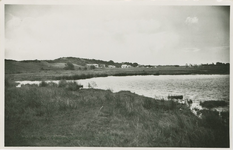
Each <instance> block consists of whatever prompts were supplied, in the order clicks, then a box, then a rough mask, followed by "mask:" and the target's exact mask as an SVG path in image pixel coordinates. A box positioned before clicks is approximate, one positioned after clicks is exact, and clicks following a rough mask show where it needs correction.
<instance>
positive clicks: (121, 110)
mask: <svg viewBox="0 0 233 150" xmlns="http://www.w3.org/2000/svg"><path fill="white" fill-rule="evenodd" d="M5 85H6V88H5V145H6V146H71V147H72V146H80V147H93V146H94V147H100V146H101V147H229V122H225V120H224V118H221V117H219V115H218V113H216V112H211V111H206V112H205V113H203V119H199V118H198V117H196V116H195V115H194V114H193V113H191V111H190V110H189V109H188V108H187V107H186V105H183V104H178V103H176V102H173V101H164V100H156V99H152V98H147V97H143V96H139V95H136V94H134V93H131V92H129V91H121V92H118V93H112V92H111V91H110V90H97V89H79V86H78V85H77V84H75V83H67V82H65V81H64V80H62V81H60V82H59V84H58V85H56V84H46V83H45V82H41V84H40V86H39V87H38V86H33V85H31V86H23V87H21V88H15V83H14V82H11V81H10V80H6V81H5ZM228 118H229V113H228Z"/></svg>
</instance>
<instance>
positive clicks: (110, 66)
mask: <svg viewBox="0 0 233 150" xmlns="http://www.w3.org/2000/svg"><path fill="white" fill-rule="evenodd" d="M108 68H116V66H114V65H108Z"/></svg>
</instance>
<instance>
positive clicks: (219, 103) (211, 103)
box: [200, 101, 229, 109]
mask: <svg viewBox="0 0 233 150" xmlns="http://www.w3.org/2000/svg"><path fill="white" fill-rule="evenodd" d="M200 105H201V106H202V107H205V108H208V109H211V108H215V107H224V106H228V105H229V103H228V102H226V101H204V102H201V103H200Z"/></svg>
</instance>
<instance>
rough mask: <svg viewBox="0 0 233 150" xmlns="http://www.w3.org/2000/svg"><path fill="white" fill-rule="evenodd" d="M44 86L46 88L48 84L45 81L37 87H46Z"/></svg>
mask: <svg viewBox="0 0 233 150" xmlns="http://www.w3.org/2000/svg"><path fill="white" fill-rule="evenodd" d="M46 86H48V83H47V82H45V81H41V82H40V84H39V87H46Z"/></svg>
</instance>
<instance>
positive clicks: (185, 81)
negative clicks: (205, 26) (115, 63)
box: [19, 75, 229, 101]
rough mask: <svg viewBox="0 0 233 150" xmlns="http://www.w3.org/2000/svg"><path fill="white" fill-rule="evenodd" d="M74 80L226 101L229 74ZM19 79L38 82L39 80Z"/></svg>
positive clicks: (154, 94) (146, 93)
mask: <svg viewBox="0 0 233 150" xmlns="http://www.w3.org/2000/svg"><path fill="white" fill-rule="evenodd" d="M53 82H56V83H58V81H53ZM77 82H78V83H80V84H82V85H83V86H84V88H90V87H92V88H98V89H111V90H112V91H113V92H118V91H122V90H128V91H131V92H135V93H137V94H139V95H144V96H148V97H152V98H166V97H167V96H168V95H169V94H170V95H183V96H184V99H192V100H197V101H200V100H201V101H205V100H226V101H229V75H161V76H152V75H150V76H125V77H113V76H110V77H100V78H92V79H85V80H77ZM19 83H21V84H26V83H29V84H33V83H34V84H39V81H20V82H19ZM19 86H20V85H19Z"/></svg>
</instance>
